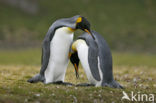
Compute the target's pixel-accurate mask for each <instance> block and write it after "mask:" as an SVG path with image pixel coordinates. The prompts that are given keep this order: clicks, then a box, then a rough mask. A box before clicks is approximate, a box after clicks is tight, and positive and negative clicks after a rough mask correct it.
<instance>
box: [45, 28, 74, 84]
mask: <svg viewBox="0 0 156 103" xmlns="http://www.w3.org/2000/svg"><path fill="white" fill-rule="evenodd" d="M72 41H73V32H70V31H69V30H68V27H62V28H60V29H58V30H56V32H55V34H54V37H53V39H52V40H51V43H50V57H49V63H48V66H47V69H46V71H45V79H46V83H50V82H55V81H64V77H65V72H66V69H67V65H68V62H69V59H68V52H69V48H70V44H71V42H72Z"/></svg>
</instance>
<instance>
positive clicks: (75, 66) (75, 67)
mask: <svg viewBox="0 0 156 103" xmlns="http://www.w3.org/2000/svg"><path fill="white" fill-rule="evenodd" d="M74 67H75V69H76V72H77V73H78V67H77V65H76V64H74Z"/></svg>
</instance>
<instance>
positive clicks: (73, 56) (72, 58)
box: [70, 52, 80, 78]
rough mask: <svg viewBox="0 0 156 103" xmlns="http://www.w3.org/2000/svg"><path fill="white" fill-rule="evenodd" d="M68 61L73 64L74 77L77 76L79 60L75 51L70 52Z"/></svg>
mask: <svg viewBox="0 0 156 103" xmlns="http://www.w3.org/2000/svg"><path fill="white" fill-rule="evenodd" d="M70 61H71V63H72V64H73V66H74V69H75V74H76V78H79V73H78V69H79V61H80V60H79V57H78V54H77V52H74V53H71V56H70Z"/></svg>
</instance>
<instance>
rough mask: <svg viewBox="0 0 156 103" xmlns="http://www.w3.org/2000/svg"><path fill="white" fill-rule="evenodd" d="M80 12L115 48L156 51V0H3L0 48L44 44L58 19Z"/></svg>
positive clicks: (0, 3)
mask: <svg viewBox="0 0 156 103" xmlns="http://www.w3.org/2000/svg"><path fill="white" fill-rule="evenodd" d="M77 14H80V15H82V16H85V17H87V19H88V20H89V21H90V23H91V28H92V29H93V30H96V31H97V32H99V33H100V34H102V35H103V36H104V38H105V39H106V41H107V42H108V44H109V45H110V47H111V49H112V50H114V51H132V52H138V51H139V52H149V53H154V52H155V51H156V46H155V44H156V1H155V0H74V1H73V0H61V1H59V0H46V1H44V0H0V48H1V49H2V48H12V49H15V48H16V49H17V48H26V47H27V48H30V47H41V42H42V40H43V38H44V36H45V34H46V32H47V31H48V28H49V26H50V25H51V24H52V23H53V22H54V21H55V20H57V19H59V18H64V17H71V16H74V15H77Z"/></svg>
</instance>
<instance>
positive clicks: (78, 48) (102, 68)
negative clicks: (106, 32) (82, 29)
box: [70, 31, 122, 88]
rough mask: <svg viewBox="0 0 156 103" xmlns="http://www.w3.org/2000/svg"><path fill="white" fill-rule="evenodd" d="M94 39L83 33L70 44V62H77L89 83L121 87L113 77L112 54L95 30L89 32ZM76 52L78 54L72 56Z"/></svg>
mask: <svg viewBox="0 0 156 103" xmlns="http://www.w3.org/2000/svg"><path fill="white" fill-rule="evenodd" d="M91 33H92V35H93V36H94V38H95V39H93V38H92V37H91V36H89V35H88V33H83V34H82V35H80V36H79V37H78V38H77V40H76V41H74V42H73V43H72V45H71V50H72V55H71V57H70V60H71V62H72V64H74V67H75V65H76V64H75V63H77V64H78V63H79V60H80V62H81V64H82V67H83V69H84V71H85V73H86V75H87V78H88V80H89V82H90V84H92V85H95V86H109V87H114V88H122V86H121V85H120V84H119V83H117V82H116V81H115V80H114V78H113V73H112V55H111V51H110V49H109V46H108V45H107V43H106V41H105V40H104V38H103V37H102V36H101V35H100V34H98V33H97V32H95V31H92V32H91ZM75 53H77V55H78V56H73V55H75ZM76 57H77V58H76Z"/></svg>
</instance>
